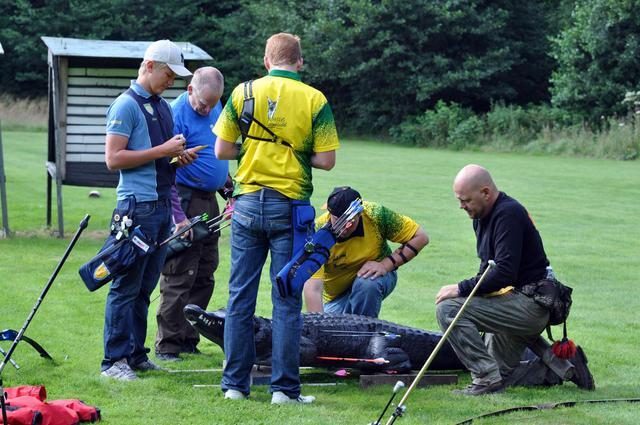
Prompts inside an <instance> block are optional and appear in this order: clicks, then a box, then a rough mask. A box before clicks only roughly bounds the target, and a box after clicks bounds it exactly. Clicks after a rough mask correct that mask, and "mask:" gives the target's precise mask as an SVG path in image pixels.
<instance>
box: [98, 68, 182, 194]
mask: <svg viewBox="0 0 640 425" xmlns="http://www.w3.org/2000/svg"><path fill="white" fill-rule="evenodd" d="M131 89H132V90H133V91H135V92H136V93H137V94H139V95H140V96H141V97H143V98H145V99H147V98H150V97H151V95H150V94H149V93H148V92H147V91H146V90H145V89H144V88H142V86H141V85H140V84H138V83H137V82H136V81H135V80H132V81H131ZM161 102H164V103H165V104H166V101H165V100H164V99H162V100H161ZM147 105H148V108H147ZM167 105H168V104H167ZM145 109H146V110H147V112H148V113H149V114H151V115H152V116H153V115H154V112H153V108H152V107H151V105H150V104H145ZM106 133H107V134H117V135H120V136H125V137H127V138H128V139H129V142H128V144H127V149H128V150H134V151H138V150H145V149H151V148H152V147H153V146H156V145H158V144H162V143H164V142H165V140H157V141H155V143H152V142H151V139H150V137H149V129H148V126H147V121H146V118H145V116H144V115H143V112H142V110H141V109H140V106H138V103H137V102H136V101H135V100H134V99H133V98H132V97H131V96H129V95H128V94H126V93H123V94H121V95H120V96H118V97H117V98H116V100H114V101H113V103H112V104H111V106H109V109H108V110H107V128H106ZM171 136H173V135H172V134H169V137H171ZM159 177H161V176H159V175H158V173H157V169H156V164H155V161H150V162H148V163H146V164H143V165H141V166H139V167H135V168H129V169H122V170H120V181H119V182H118V188H117V190H116V194H117V198H118V199H119V200H121V199H125V198H126V197H128V196H135V198H136V201H137V202H146V201H155V200H158V198H159V196H158V180H159Z"/></svg>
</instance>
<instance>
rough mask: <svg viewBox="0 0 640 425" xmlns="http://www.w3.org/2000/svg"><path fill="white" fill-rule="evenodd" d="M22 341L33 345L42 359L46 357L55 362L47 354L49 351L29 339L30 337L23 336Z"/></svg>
mask: <svg viewBox="0 0 640 425" xmlns="http://www.w3.org/2000/svg"><path fill="white" fill-rule="evenodd" d="M22 339H23V340H24V342H27V343H29V345H31V346H32V347H33V348H34V349H35V350H36V351H37V352H38V354H40V357H44V358H45V359H49V360H53V358H52V357H51V356H50V355H49V353H47V350H45V349H44V348H42V345H40V344H38V343H37V342H35V341H34V340H32V339H31V338H29V337H28V336H24V335H22Z"/></svg>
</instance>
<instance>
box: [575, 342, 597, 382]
mask: <svg viewBox="0 0 640 425" xmlns="http://www.w3.org/2000/svg"><path fill="white" fill-rule="evenodd" d="M569 362H571V364H572V365H573V375H572V376H571V378H569V380H570V381H571V382H573V383H574V384H576V385H577V386H578V387H579V388H582V389H583V390H588V391H593V390H595V389H596V384H595V382H594V381H593V375H592V374H591V372H590V371H589V367H588V366H587V363H589V360H587V356H586V355H585V354H584V351H582V347H580V346H578V347H576V355H575V356H573V358H570V359H569Z"/></svg>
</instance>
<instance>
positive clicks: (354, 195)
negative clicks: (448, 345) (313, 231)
mask: <svg viewBox="0 0 640 425" xmlns="http://www.w3.org/2000/svg"><path fill="white" fill-rule="evenodd" d="M358 198H360V199H361V196H360V193H359V192H358V191H356V190H354V189H352V188H350V187H348V186H344V187H336V188H335V189H334V190H333V192H331V194H330V195H329V198H328V199H327V205H326V207H327V210H328V212H327V213H326V214H324V215H322V216H320V217H319V218H318V220H317V224H316V225H317V226H318V227H321V226H323V225H324V224H325V223H327V221H329V220H331V222H332V223H334V222H335V221H337V220H338V218H339V217H340V216H341V215H342V214H343V213H344V212H345V211H346V210H347V208H349V205H350V204H351V202H353V201H354V200H356V199H358ZM363 206H364V210H363V212H362V213H361V214H360V215H359V216H358V217H356V218H355V219H354V220H353V221H352V222H351V223H348V224H347V226H346V228H345V230H344V231H343V232H342V233H341V234H340V235H339V237H338V241H337V243H336V244H335V245H334V246H333V247H332V248H331V251H330V256H329V260H328V261H327V263H326V264H325V265H324V266H323V267H321V268H320V270H318V271H317V272H316V274H314V275H313V277H312V278H311V279H309V280H308V281H307V282H306V283H305V287H304V298H305V303H306V305H307V310H308V311H310V312H323V311H324V312H325V313H348V314H360V315H364V316H370V317H378V314H379V313H380V308H381V306H382V300H383V299H385V298H386V297H387V296H389V294H391V292H392V291H393V290H394V288H395V287H396V282H397V280H398V274H397V272H396V270H397V269H398V267H400V266H402V265H403V264H406V263H407V262H409V261H410V260H411V259H413V258H414V257H415V256H416V255H418V252H420V250H421V249H422V248H424V247H425V246H426V245H427V244H428V243H429V238H428V237H427V234H426V233H425V231H424V230H423V229H422V227H421V226H420V225H418V223H416V222H415V221H413V220H412V219H411V218H409V217H407V216H404V215H401V214H398V213H396V212H393V211H391V210H390V209H388V208H385V207H384V206H382V205H379V204H376V203H374V202H367V201H364V202H363ZM387 241H391V242H396V243H400V244H402V245H401V246H399V247H398V248H397V249H396V250H395V251H393V252H392V251H391V248H390V247H389V245H388V243H387Z"/></svg>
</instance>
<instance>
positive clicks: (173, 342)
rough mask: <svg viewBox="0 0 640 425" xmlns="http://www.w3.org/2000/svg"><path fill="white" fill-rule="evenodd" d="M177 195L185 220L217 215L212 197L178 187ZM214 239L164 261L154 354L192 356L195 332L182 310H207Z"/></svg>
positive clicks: (215, 249) (215, 236) (213, 266)
mask: <svg viewBox="0 0 640 425" xmlns="http://www.w3.org/2000/svg"><path fill="white" fill-rule="evenodd" d="M178 193H179V195H180V201H181V204H182V209H183V210H184V212H185V214H187V217H189V218H191V217H194V216H196V215H200V214H202V213H205V212H206V213H207V214H208V216H209V219H211V218H214V217H217V216H218V215H219V214H220V212H219V208H218V203H217V202H216V198H215V193H210V192H203V191H200V190H196V189H190V188H187V187H186V186H182V185H178ZM218 239H219V233H218V232H215V233H214V234H212V235H211V236H209V237H207V238H205V239H202V240H200V241H198V242H195V243H194V244H193V245H192V246H191V247H190V248H188V249H186V250H185V251H183V252H182V253H180V254H178V255H177V256H175V257H173V258H170V259H169V260H167V261H166V263H165V265H164V269H163V271H162V276H161V278H160V304H159V306H158V310H157V312H156V320H157V322H158V333H157V335H156V352H157V353H163V354H167V353H170V354H179V353H180V352H192V351H193V350H195V348H196V345H197V344H198V342H199V341H200V337H199V335H198V332H197V331H196V330H195V329H194V328H193V327H192V326H191V325H190V324H189V322H187V320H186V319H185V317H184V313H183V311H182V310H183V308H184V306H186V305H187V304H196V305H197V306H199V307H201V308H203V309H206V308H207V305H208V304H209V300H210V299H211V296H212V294H213V288H214V285H215V280H214V276H213V274H214V272H215V271H216V269H217V268H218Z"/></svg>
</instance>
